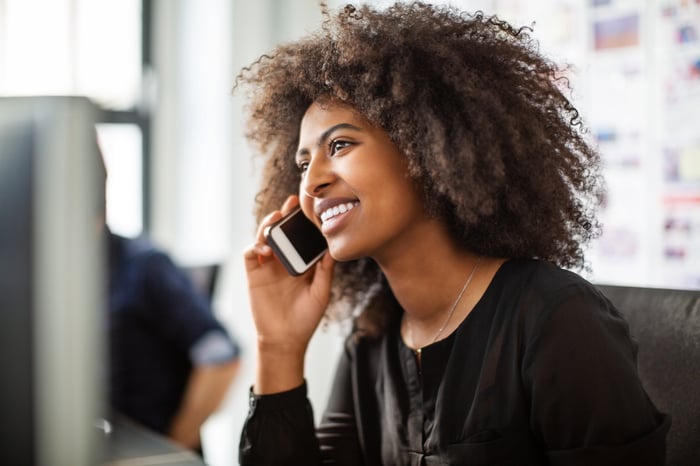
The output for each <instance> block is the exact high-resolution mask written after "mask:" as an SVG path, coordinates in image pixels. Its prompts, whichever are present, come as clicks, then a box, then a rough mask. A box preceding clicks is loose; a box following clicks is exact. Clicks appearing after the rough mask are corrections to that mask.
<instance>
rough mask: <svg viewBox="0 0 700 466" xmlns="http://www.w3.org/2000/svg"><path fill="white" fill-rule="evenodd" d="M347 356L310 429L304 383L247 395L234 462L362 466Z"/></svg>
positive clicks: (311, 418) (310, 413)
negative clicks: (247, 407)
mask: <svg viewBox="0 0 700 466" xmlns="http://www.w3.org/2000/svg"><path fill="white" fill-rule="evenodd" d="M351 383H352V382H351V371H350V364H349V356H348V354H347V352H345V353H344V354H343V356H342V357H341V359H340V362H339V364H338V367H337V369H336V374H335V378H334V381H333V386H332V389H331V394H330V398H329V402H328V406H327V409H326V411H325V412H324V414H323V418H322V420H321V423H320V425H319V427H318V430H316V431H315V429H314V416H313V411H312V408H311V403H310V402H309V400H308V398H307V391H306V384H303V385H301V386H300V387H298V388H295V389H293V390H290V391H287V392H283V393H278V394H273V395H255V394H253V393H252V391H251V394H250V410H249V412H248V418H247V419H246V422H245V424H244V426H243V432H242V435H241V443H240V448H239V461H240V464H241V465H242V466H247V465H262V464H264V465H290V466H291V465H294V466H296V465H305V466H314V465H320V464H324V465H336V466H341V465H342V466H359V465H362V464H363V462H362V459H361V458H362V455H361V449H360V447H359V442H358V436H357V426H356V423H355V416H354V409H353V396H352V386H351Z"/></svg>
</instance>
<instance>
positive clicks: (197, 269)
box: [181, 264, 221, 301]
mask: <svg viewBox="0 0 700 466" xmlns="http://www.w3.org/2000/svg"><path fill="white" fill-rule="evenodd" d="M181 268H182V270H183V271H184V272H185V274H186V275H187V276H188V277H189V278H190V280H192V283H193V284H194V286H195V288H197V289H198V290H199V291H201V292H202V293H204V295H205V296H206V297H208V298H209V301H211V300H212V299H213V298H214V293H215V291H216V281H217V280H218V278H219V270H220V269H221V266H220V264H203V265H189V266H183V267H181Z"/></svg>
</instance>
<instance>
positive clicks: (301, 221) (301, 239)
mask: <svg viewBox="0 0 700 466" xmlns="http://www.w3.org/2000/svg"><path fill="white" fill-rule="evenodd" d="M280 229H281V230H282V231H283V232H284V234H285V235H286V236H287V237H288V238H289V239H290V241H291V242H292V244H293V245H294V247H295V249H296V250H297V252H298V253H299V255H300V256H301V258H302V259H303V260H304V262H311V261H312V260H313V259H315V258H316V257H317V256H318V255H319V254H320V253H321V252H323V251H324V250H325V249H326V239H325V238H324V237H323V234H321V232H320V231H319V229H318V228H317V227H316V225H314V224H313V223H312V222H311V221H310V220H309V219H308V218H306V217H305V216H304V215H303V214H300V215H293V216H292V217H290V218H289V220H288V221H286V222H284V223H282V224H281V225H280Z"/></svg>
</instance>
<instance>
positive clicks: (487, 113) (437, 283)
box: [239, 3, 670, 466]
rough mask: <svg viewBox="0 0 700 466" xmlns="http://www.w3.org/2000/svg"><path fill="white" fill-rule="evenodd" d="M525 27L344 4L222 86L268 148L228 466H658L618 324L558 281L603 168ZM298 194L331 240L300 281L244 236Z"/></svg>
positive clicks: (570, 276)
mask: <svg viewBox="0 0 700 466" xmlns="http://www.w3.org/2000/svg"><path fill="white" fill-rule="evenodd" d="M527 32H528V31H527V30H526V29H520V30H516V29H513V28H512V27H511V26H509V25H508V24H506V23H505V22H502V21H499V20H498V19H496V18H495V17H485V16H483V15H482V14H476V15H473V16H469V15H465V14H462V13H460V12H458V11H455V10H451V9H447V8H438V7H433V6H429V5H425V4H420V3H414V4H397V5H395V6H393V7H391V8H389V9H387V10H384V11H375V10H373V9H371V8H368V7H361V8H354V7H352V6H348V7H346V8H345V9H344V10H343V11H342V12H340V13H339V14H338V15H337V16H336V17H330V15H329V16H328V18H327V21H326V22H325V23H324V27H323V30H322V31H321V32H320V33H319V34H315V35H311V36H309V37H308V38H306V39H303V40H301V41H299V42H295V43H291V44H288V45H283V46H281V47H279V48H278V49H277V50H276V51H275V53H274V54H272V56H271V57H263V58H261V59H260V60H259V61H258V62H257V63H255V64H253V65H252V66H251V67H250V68H248V69H246V70H244V72H243V73H242V74H241V76H240V77H239V78H240V81H239V85H248V86H250V87H249V88H250V89H251V90H252V91H253V92H252V93H251V99H252V101H251V108H250V112H251V118H250V132H249V135H250V137H251V139H252V140H253V141H254V142H257V143H258V145H259V148H260V150H261V152H262V153H263V154H266V155H267V165H266V167H267V168H266V173H265V180H264V184H263V186H265V188H264V189H263V190H262V191H261V192H260V194H259V196H258V201H259V202H258V214H259V219H260V226H259V229H258V234H257V240H256V243H255V244H253V245H252V246H251V247H250V248H248V249H247V250H246V252H245V264H246V270H247V275H248V284H249V292H250V302H251V307H252V310H253V315H254V320H255V325H256V328H257V332H258V367H257V374H256V379H255V383H254V386H253V388H252V392H251V409H250V413H249V417H248V419H247V421H246V425H245V427H244V431H243V434H242V438H241V450H240V461H241V464H244V465H248V464H258V465H259V464H294V465H301V464H303V465H313V464H321V463H322V462H323V464H350V465H361V464H362V465H375V464H385V465H390V464H392V465H393V464H397V465H398V464H416V465H418V464H425V465H434V464H499V465H503V464H517V465H521V466H522V465H540V464H553V465H554V464H556V465H573V464H595V465H607V464H610V465H613V464H614V465H621V464H630V465H631V464H635V465H642V464H648V465H657V464H658V465H661V464H663V462H664V444H665V435H666V432H667V431H668V427H669V422H670V421H669V419H668V417H667V416H664V415H662V414H661V413H659V412H658V411H657V410H656V409H655V407H654V406H653V404H652V403H651V402H650V400H649V399H648V397H647V395H646V392H645V391H644V388H643V387H642V385H641V383H640V380H639V378H638V375H637V372H636V362H635V357H636V348H635V346H634V344H633V343H632V341H631V339H630V336H629V333H628V327H627V325H626V323H625V322H624V320H623V318H622V317H621V316H620V315H619V313H618V312H617V311H616V310H615V309H614V308H613V307H612V305H611V304H610V302H609V301H608V300H607V299H606V298H605V297H604V296H602V295H601V294H600V293H599V292H598V291H597V290H596V289H595V288H594V287H593V286H592V285H590V284H589V283H588V282H586V281H585V280H584V279H582V278H581V277H579V276H578V275H576V274H574V273H572V272H569V271H567V270H564V269H563V268H571V267H576V266H581V265H583V253H582V247H583V246H584V245H585V243H586V242H587V241H588V240H590V239H591V238H592V237H594V236H595V234H596V233H597V230H598V225H597V223H596V221H595V217H594V210H595V207H596V206H597V204H598V203H599V202H600V199H601V198H602V190H601V187H600V186H601V183H600V176H599V172H598V163H599V160H598V156H597V154H596V153H595V151H594V150H593V149H592V148H591V146H590V145H589V144H588V143H587V141H586V139H585V137H584V135H583V132H582V130H581V126H582V125H581V123H580V122H579V119H578V113H577V111H576V110H575V109H574V108H573V106H572V105H571V104H570V103H569V101H568V100H567V98H566V97H565V95H564V93H563V91H562V87H565V84H566V80H564V79H563V78H561V74H560V73H561V72H560V69H559V68H557V67H556V66H555V65H554V64H553V63H551V62H550V61H548V60H547V59H545V58H544V57H542V56H541V55H540V54H539V53H538V51H537V48H536V44H534V43H533V42H532V40H531V39H530V38H529V36H528V33H527ZM292 193H297V194H298V197H297V196H290V194H292ZM297 204H300V205H301V208H302V210H303V211H304V213H305V215H306V216H307V217H308V218H310V219H311V220H312V221H313V222H314V223H316V225H318V227H319V228H320V229H321V231H322V232H323V234H324V236H325V237H326V239H327V241H328V253H327V254H326V256H325V257H324V258H323V259H322V260H321V261H320V262H319V263H318V264H317V265H316V266H315V268H314V269H313V270H312V271H310V272H308V273H307V274H305V275H302V276H301V277H294V276H291V275H289V274H287V272H286V271H285V270H284V268H283V267H282V266H281V264H280V263H279V261H278V260H277V259H276V258H275V256H274V254H273V253H272V251H271V249H270V247H269V246H268V245H267V244H266V242H265V236H264V231H265V229H266V227H267V226H269V225H270V224H271V223H273V222H274V221H276V220H278V219H279V218H280V217H281V216H282V215H284V214H286V213H287V212H289V211H291V210H292V209H293V208H294V207H295V206H296V205H297ZM341 206H342V207H341ZM333 207H338V209H333ZM266 213H267V215H266V216H265V217H264V218H261V217H262V216H263V215H264V214H266ZM328 309H331V311H329V312H332V313H333V314H334V315H339V314H342V313H343V312H344V313H345V314H348V313H349V311H353V310H354V314H353V315H354V317H353V319H354V321H353V322H354V325H353V332H352V334H351V335H350V336H349V338H348V340H347V344H346V347H345V351H344V352H343V354H342V357H341V359H340V361H339V363H338V367H337V372H336V375H335V380H334V385H333V389H332V394H331V397H330V401H329V403H328V406H327V407H326V411H325V412H324V416H323V420H322V422H321V425H320V426H318V428H315V427H314V420H313V415H312V410H311V406H310V404H309V402H308V400H307V399H306V386H305V380H304V371H303V366H304V355H305V351H306V348H307V345H308V342H309V340H310V338H311V336H312V334H313V332H314V330H315V329H316V327H317V326H318V324H319V322H320V320H321V319H322V318H323V316H324V313H326V312H327V310H328Z"/></svg>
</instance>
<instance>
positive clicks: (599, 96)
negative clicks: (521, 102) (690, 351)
mask: <svg viewBox="0 0 700 466" xmlns="http://www.w3.org/2000/svg"><path fill="white" fill-rule="evenodd" d="M327 3H328V5H329V6H330V7H331V8H337V7H340V6H341V5H342V4H344V3H347V2H340V1H328V2H327ZM370 3H374V4H376V5H378V6H385V5H388V4H389V3H391V2H386V1H374V2H370ZM435 3H445V2H435ZM449 3H450V4H452V5H454V6H456V7H460V8H463V9H465V10H468V11H474V10H479V9H480V10H483V11H485V12H487V13H496V14H498V15H499V16H500V17H502V18H504V19H507V20H509V21H511V22H512V23H514V24H516V25H525V26H531V27H532V28H533V32H532V35H533V36H534V37H535V38H536V39H538V40H539V42H540V46H541V48H542V50H544V51H545V52H546V53H547V54H549V55H551V56H552V57H553V58H555V59H556V60H558V61H561V62H565V63H569V64H570V65H571V67H570V69H569V71H568V77H569V79H570V81H571V84H572V87H573V94H572V99H573V100H574V102H575V104H576V105H577V107H578V109H579V111H580V112H581V115H582V117H583V120H584V123H585V124H586V125H587V126H588V127H589V129H590V133H591V137H592V138H593V139H594V140H595V142H596V144H598V146H599V148H600V152H601V155H602V160H603V163H604V173H605V176H606V180H607V184H608V199H607V201H606V204H605V206H604V208H603V209H602V211H601V217H600V218H601V220H602V222H603V224H604V230H603V234H602V236H601V237H600V238H599V239H598V240H596V241H595V242H594V244H592V245H591V247H590V249H589V251H588V260H589V267H590V268H589V270H587V271H584V272H583V274H584V275H586V276H587V277H588V278H589V279H591V280H592V281H595V282H599V283H608V284H623V285H633V286H649V287H663V288H690V289H700V0H551V1H544V2H527V1H525V0H463V1H452V2H449ZM320 20H321V14H320V9H319V7H318V2H317V1H316V0H303V1H302V0H296V1H291V0H257V1H255V2H249V1H244V0H207V1H206V2H202V1H199V2H198V1H196V0H0V95H3V96H5V95H37V94H39V95H42V94H49V95H54V94H60V95H63V94H69V95H76V94H77V95H87V96H89V97H90V98H92V99H93V100H94V101H95V102H97V103H98V104H99V106H100V107H101V109H102V110H103V111H102V113H101V123H100V124H99V125H98V137H99V141H100V144H101V147H102V150H103V153H104V156H105V162H106V165H107V170H108V176H109V178H108V186H107V209H108V210H107V214H108V218H107V220H108V223H109V225H110V227H111V228H112V229H113V230H114V231H115V232H117V233H120V234H122V235H125V236H135V235H138V234H141V233H147V234H149V235H151V236H152V237H153V238H154V240H155V241H156V242H157V243H158V244H159V245H161V246H162V247H164V248H165V249H167V250H168V251H170V252H171V253H172V254H173V256H174V257H175V258H176V260H177V261H178V262H179V263H181V264H183V265H197V264H208V263H220V264H222V265H223V266H224V267H223V273H222V274H221V276H220V278H219V282H218V286H217V291H216V296H215V301H214V305H215V310H216V312H217V314H218V316H219V317H220V318H221V319H222V321H224V322H225V323H226V325H227V326H228V327H229V329H230V330H231V332H232V333H233V334H234V335H235V336H236V337H237V338H238V339H239V340H240V341H241V343H242V345H243V347H244V351H245V356H244V365H243V369H242V371H241V373H240V375H239V377H238V378H237V380H236V381H235V383H234V386H233V387H232V388H231V391H230V393H229V396H228V398H227V401H226V402H225V405H224V406H223V407H222V409H221V410H220V411H219V413H217V414H216V415H215V416H214V417H213V418H212V419H210V420H209V421H208V422H207V424H206V425H205V428H204V451H205V458H206V460H207V462H208V464H211V465H230V464H237V448H238V439H239V434H240V430H241V427H242V424H243V421H244V419H245V415H246V413H247V406H248V405H247V393H248V389H249V386H250V384H251V383H252V380H253V369H254V351H255V342H254V338H255V336H254V331H253V324H252V320H251V317H250V313H249V311H248V307H247V306H248V304H247V292H246V288H245V275H244V272H243V269H242V260H241V251H242V250H243V248H244V247H246V246H247V245H248V244H249V243H250V242H251V241H252V239H253V235H254V231H255V226H256V225H255V222H254V219H253V214H252V210H253V202H254V196H255V192H256V190H257V187H258V179H259V175H260V173H259V172H260V170H259V168H260V167H259V166H258V164H257V163H256V161H255V159H254V157H253V154H252V153H251V150H250V147H249V146H248V145H247V143H246V141H245V139H244V137H243V115H242V108H243V104H244V102H243V101H242V100H241V97H240V96H238V95H236V94H235V93H233V94H232V92H231V91H232V86H233V83H234V80H235V76H236V74H237V72H238V70H239V69H241V68H242V67H243V66H245V65H247V64H249V63H250V62H252V61H254V60H255V59H256V58H257V57H258V56H260V55H261V54H262V53H264V52H266V51H268V50H269V49H270V48H272V47H273V46H274V45H275V44H277V43H279V42H282V41H287V40H292V39H294V38H296V37H298V36H300V35H302V34H304V33H305V32H308V31H311V30H314V29H315V28H316V27H317V26H318V24H319V21H320ZM523 117H527V116H526V115H524V116H523ZM344 331H345V328H344V327H343V325H339V324H334V323H330V324H329V325H327V326H325V327H324V328H323V329H322V330H320V331H319V332H317V335H316V336H315V337H314V340H313V341H312V344H311V348H310V352H309V354H308V357H307V378H308V381H309V390H310V397H311V398H312V402H313V404H314V407H315V411H316V415H317V417H318V416H319V415H320V412H321V411H322V409H323V406H324V403H325V398H326V396H327V386H326V382H327V381H328V379H329V377H330V376H331V374H332V373H333V367H334V364H335V355H336V354H337V352H338V351H339V349H340V346H341V344H342V338H343V336H342V335H343V332H344Z"/></svg>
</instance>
